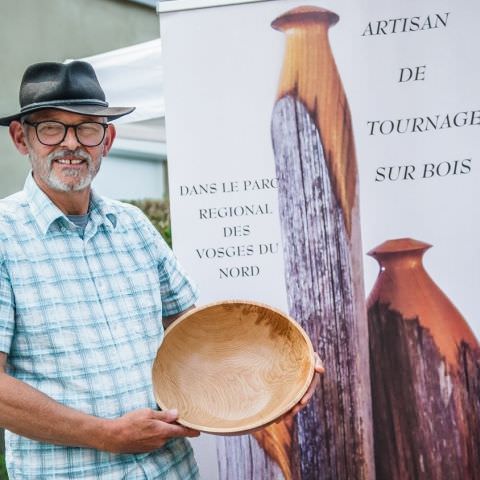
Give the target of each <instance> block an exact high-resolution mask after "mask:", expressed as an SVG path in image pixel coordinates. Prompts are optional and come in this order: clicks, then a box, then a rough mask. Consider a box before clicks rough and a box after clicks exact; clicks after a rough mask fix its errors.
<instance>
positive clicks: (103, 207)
mask: <svg viewBox="0 0 480 480" xmlns="http://www.w3.org/2000/svg"><path fill="white" fill-rule="evenodd" d="M23 191H24V193H25V195H26V197H27V200H28V202H29V205H30V208H31V210H32V213H33V216H34V218H35V220H36V222H37V224H38V226H39V227H40V230H41V232H42V233H43V235H46V234H47V232H48V230H49V228H50V227H51V226H52V225H53V224H54V223H55V222H56V221H57V220H58V219H60V218H64V219H65V221H67V222H68V221H69V220H68V219H67V216H66V215H65V214H64V213H63V212H62V211H61V210H60V209H59V208H58V207H57V206H56V205H55V204H54V203H53V202H52V201H51V200H50V199H49V198H48V196H47V195H46V194H45V193H44V192H43V191H42V190H41V189H40V187H39V186H38V185H37V183H36V182H35V180H34V179H33V174H32V172H31V171H30V173H29V174H28V176H27V179H26V181H25V186H24V187H23ZM90 213H91V219H92V220H93V221H94V222H95V223H96V224H97V225H101V224H102V223H103V224H105V225H106V227H107V228H108V229H115V227H116V225H117V217H116V214H115V211H114V209H113V208H112V205H110V204H108V203H107V202H106V201H105V200H104V199H103V198H102V197H100V196H99V195H97V194H96V193H95V192H93V191H92V194H91V199H90Z"/></svg>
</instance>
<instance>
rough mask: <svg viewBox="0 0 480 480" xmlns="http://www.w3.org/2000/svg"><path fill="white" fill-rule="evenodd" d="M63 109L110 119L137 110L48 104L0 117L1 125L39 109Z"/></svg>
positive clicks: (5, 125)
mask: <svg viewBox="0 0 480 480" xmlns="http://www.w3.org/2000/svg"><path fill="white" fill-rule="evenodd" d="M47 109H48V110H50V109H53V110H63V111H65V112H71V113H78V114H80V115H91V116H92V117H106V118H107V119H108V120H109V121H111V120H116V119H117V118H120V117H123V116H124V115H128V114H129V113H132V112H133V111H134V110H135V107H104V106H99V105H48V106H34V107H32V108H28V107H27V108H25V109H23V110H22V111H21V112H20V113H17V114H15V115H9V116H8V117H2V118H0V125H1V126H4V127H8V125H10V123H11V122H13V121H14V120H20V118H22V117H23V116H25V115H28V114H29V113H33V112H38V111H39V110H47Z"/></svg>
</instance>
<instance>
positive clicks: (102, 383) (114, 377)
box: [0, 175, 198, 480]
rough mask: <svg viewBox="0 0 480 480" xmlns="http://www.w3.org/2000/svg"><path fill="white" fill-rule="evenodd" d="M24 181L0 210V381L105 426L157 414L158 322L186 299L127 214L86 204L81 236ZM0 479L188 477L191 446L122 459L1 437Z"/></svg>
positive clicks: (185, 289) (178, 274)
mask: <svg viewBox="0 0 480 480" xmlns="http://www.w3.org/2000/svg"><path fill="white" fill-rule="evenodd" d="M79 231H80V229H79V228H78V227H76V226H75V225H74V224H73V223H72V222H70V221H69V220H68V219H67V218H66V217H65V215H64V214H63V213H62V212H61V211H60V210H59V209H58V208H57V207H56V206H55V205H54V204H53V203H52V202H51V201H50V200H49V199H48V197H47V196H46V195H45V194H44V193H43V192H42V191H41V190H40V189H39V188H38V186H37V185H36V183H35V181H34V180H33V178H32V176H31V175H29V176H28V178H27V181H26V183H25V187H24V189H23V191H21V192H19V193H16V194H14V195H12V196H10V197H8V198H6V199H4V200H2V201H0V351H3V352H5V353H7V354H8V372H9V373H10V374H11V375H12V376H14V377H16V378H18V379H19V380H22V381H24V382H26V383H28V384H30V385H31V386H33V387H35V388H36V389H38V390H40V391H42V392H44V393H45V394H47V395H49V396H50V397H52V398H54V399H55V400H56V401H58V402H60V403H62V404H64V405H68V406H70V407H72V408H75V409H78V410H80V411H82V412H85V413H88V414H91V415H96V416H99V417H104V418H115V417H118V416H120V415H123V414H125V413H127V412H130V411H132V410H135V409H137V408H145V407H149V408H152V409H155V408H156V403H155V400H154V397H153V393H152V385H151V366H152V363H153V359H154V357H155V354H156V350H157V348H158V346H159V344H160V342H161V341H162V338H163V327H162V316H169V315H174V314H177V313H179V312H181V311H183V310H185V309H186V308H188V307H189V306H191V305H192V304H193V303H194V302H195V299H196V291H195V289H194V287H192V285H191V284H190V282H189V280H188V279H187V277H186V276H185V274H184V273H183V271H182V270H181V268H180V267H179V265H178V263H177V262H176V260H175V257H174V256H173V254H172V252H171V251H170V249H169V248H168V247H167V246H166V244H165V242H164V241H163V240H162V238H161V236H160V235H159V234H158V232H157V231H156V230H155V228H154V227H153V226H152V225H151V224H150V222H149V221H148V220H147V219H146V217H145V216H144V215H143V213H141V211H140V210H138V209H137V208H135V207H132V206H130V205H125V204H122V203H120V202H117V201H113V200H107V199H105V198H103V197H99V196H97V195H95V194H92V199H91V213H90V219H89V222H88V225H87V226H86V228H85V232H84V236H83V238H81V236H80V234H79ZM6 451H7V466H8V470H9V475H10V478H11V479H21V480H26V479H35V480H39V479H66V478H75V479H100V478H101V479H112V480H119V479H126V480H130V479H169V480H170V479H172V480H173V479H175V480H186V479H190V478H198V469H197V466H196V464H195V460H194V458H193V454H192V450H191V447H190V445H189V444H188V442H187V441H186V440H185V439H174V440H171V441H169V442H168V443H167V444H166V445H165V446H164V447H163V448H162V449H160V450H157V451H155V452H153V453H149V454H139V455H123V454H111V453H106V452H100V451H96V450H93V449H87V448H70V447H62V446H56V445H51V444H47V443H42V442H36V441H33V440H29V439H27V438H24V437H21V436H18V435H15V434H13V433H11V432H6Z"/></svg>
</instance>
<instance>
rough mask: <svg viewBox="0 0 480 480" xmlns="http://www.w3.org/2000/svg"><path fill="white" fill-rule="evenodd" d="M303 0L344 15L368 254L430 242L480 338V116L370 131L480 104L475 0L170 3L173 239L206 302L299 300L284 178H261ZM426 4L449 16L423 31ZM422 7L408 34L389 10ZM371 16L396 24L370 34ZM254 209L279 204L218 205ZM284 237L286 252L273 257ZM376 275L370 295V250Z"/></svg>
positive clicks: (445, 283) (432, 265)
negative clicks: (280, 207)
mask: <svg viewBox="0 0 480 480" xmlns="http://www.w3.org/2000/svg"><path fill="white" fill-rule="evenodd" d="M172 3H174V2H172ZM299 5H315V6H319V7H323V8H327V9H330V10H332V11H334V12H335V13H337V14H338V15H339V17H340V20H339V22H338V24H337V25H335V26H333V27H331V29H330V43H331V46H332V51H333V54H334V57H335V60H336V62H337V66H338V69H339V72H340V76H341V78H342V81H343V84H344V88H345V91H346V94H347V98H348V100H349V105H350V109H351V113H352V120H353V128H354V137H355V142H356V150H357V161H358V167H359V177H360V203H361V223H362V236H363V247H364V252H367V251H368V250H370V249H371V248H373V247H375V246H377V245H378V244H380V243H382V242H383V241H385V240H387V239H393V238H401V237H412V238H415V239H417V240H422V241H425V242H428V243H430V244H432V245H433V248H432V249H431V250H430V251H429V252H427V254H426V257H425V266H426V269H427V271H428V272H429V273H430V275H431V276H432V278H433V279H434V281H435V282H436V283H437V284H438V285H439V286H440V288H441V289H442V290H443V291H444V292H445V293H446V294H447V296H448V297H449V298H450V299H451V300H452V302H453V303H454V304H455V305H456V307H457V308H458V309H459V310H460V312H461V313H462V314H463V315H464V317H465V318H466V319H467V321H468V322H469V324H470V326H471V327H472V329H473V330H474V332H475V333H476V335H477V337H479V336H480V316H479V305H478V295H479V293H478V292H479V291H480V273H479V272H480V251H479V248H478V237H479V233H480V228H479V226H478V223H477V216H478V211H479V207H478V205H479V200H480V199H479V196H480V194H479V193H478V188H475V187H476V185H478V184H479V182H480V170H479V159H478V153H477V152H478V151H480V148H479V147H480V135H478V128H477V127H478V124H479V123H480V121H479V120H478V118H480V114H473V118H474V121H473V123H474V124H476V125H470V126H463V127H452V128H443V129H438V130H433V129H431V130H430V131H428V132H415V133H403V134H399V133H391V134H381V133H377V130H378V124H376V126H375V130H374V133H373V134H371V133H372V130H371V129H372V124H371V123H368V122H372V121H384V120H391V121H396V120H398V119H407V118H413V117H426V116H430V117H435V116H436V115H441V116H444V115H446V114H450V115H451V116H452V117H453V115H454V114H455V113H457V112H472V111H476V110H478V109H480V103H479V101H478V85H480V59H479V57H478V52H477V49H476V45H477V41H478V40H477V33H476V32H477V22H478V18H480V4H479V3H478V2H475V1H474V0H456V1H455V2H454V1H445V0H443V1H442V0H440V1H438V0H426V1H424V2H421V4H419V3H418V2H414V1H413V0H404V1H402V2H400V1H392V0H388V1H386V0H368V1H367V0H361V1H346V0H344V1H342V0H337V1H335V0H330V1H328V0H325V1H309V2H304V1H291V0H276V1H268V2H260V3H254V4H245V5H236V6H225V7H217V8H207V9H200V10H193V11H185V12H172V13H164V14H161V16H160V21H161V34H162V42H163V62H164V69H165V96H166V115H167V117H166V121H167V148H168V159H169V175H170V198H171V210H172V228H173V235H174V237H173V241H174V249H175V252H176V254H177V256H178V257H179V259H180V261H181V262H182V264H183V265H184V266H185V268H186V269H187V271H188V272H189V273H190V275H191V276H192V277H193V278H194V280H195V281H196V282H197V284H198V285H199V287H200V290H201V299H200V303H206V302H209V301H213V300H218V299H225V298H246V299H252V300H258V301H262V302H265V303H269V304H272V305H275V306H277V307H279V308H281V309H283V310H286V309H287V307H286V298H285V285H284V276H283V260H282V250H281V248H278V250H275V245H276V244H277V243H279V242H280V227H279V219H278V214H277V200H276V190H275V189H271V188H264V189H253V186H255V184H254V183H248V182H252V181H254V180H260V182H261V180H262V179H268V181H270V180H271V179H273V178H274V177H275V169H274V159H273V152H272V146H271V139H270V119H271V112H272V108H273V105H274V102H275V98H276V91H277V85H278V82H279V77H280V69H281V66H282V62H283V52H284V45H285V37H284V34H283V33H281V32H278V31H275V30H273V29H272V28H271V27H270V23H271V22H272V20H274V19H275V18H276V17H277V16H279V15H281V14H282V13H284V12H285V11H287V10H288V9H290V8H293V7H296V6H299ZM447 13H448V15H447ZM436 15H439V16H440V18H441V19H443V20H444V21H446V23H447V25H446V26H444V25H443V23H442V22H440V21H439V20H438V17H436ZM427 16H429V17H430V20H431V22H432V25H434V24H435V23H434V22H436V24H437V26H438V28H431V29H428V28H425V29H423V30H419V29H416V27H415V25H414V23H415V22H416V23H417V24H419V25H422V24H424V22H425V21H427ZM414 17H419V19H418V20H414V23H408V24H407V25H410V26H412V28H413V29H415V31H410V32H402V31H401V30H402V28H401V26H402V25H403V20H400V21H398V22H397V23H396V28H397V33H393V32H392V29H393V22H389V23H380V24H378V23H377V22H378V21H388V20H389V19H403V18H408V19H412V18H414ZM369 24H370V26H371V29H372V30H371V31H373V32H376V31H377V28H378V27H379V25H380V27H381V28H383V29H384V31H385V34H382V33H381V34H379V35H370V34H369V33H370V30H369V28H370V27H369ZM417 67H420V69H419V71H418V73H419V77H420V78H422V79H421V80H418V81H406V82H400V81H399V80H400V76H401V71H402V68H403V69H405V68H409V69H412V71H414V72H415V69H416V68H417ZM407 73H408V71H407V70H404V73H403V75H404V76H405V75H406V74H407ZM388 125H389V124H388V123H386V124H384V127H385V128H384V131H385V132H386V131H388V130H386V128H387V127H388ZM456 161H458V162H457V164H456V165H457V168H456V174H453V173H452V172H453V171H454V170H455V162H456ZM462 161H463V162H464V168H463V169H460V166H461V162H462ZM446 162H448V163H446ZM427 164H429V165H427ZM426 165H427V166H426ZM465 165H466V166H465ZM407 166H409V167H407ZM388 167H394V170H393V172H392V173H393V175H394V176H396V173H397V167H400V172H401V177H400V179H399V180H396V181H390V180H388V179H387V180H384V181H378V180H380V179H381V175H379V174H378V173H377V172H378V169H379V168H387V169H388ZM406 168H408V172H410V175H404V174H405V169H406ZM449 169H450V174H446V172H447V170H449ZM461 170H463V172H465V173H460V171H461ZM433 171H435V172H436V173H435V174H433V175H431V173H432V172H433ZM383 172H387V175H388V170H383ZM403 176H406V179H403ZM411 177H413V178H411ZM392 178H393V177H392ZM268 181H267V182H266V183H265V186H268V185H269V183H268ZM245 182H247V183H245ZM204 190H207V192H208V193H204ZM232 190H237V191H232ZM245 206H254V207H253V208H254V209H256V210H257V211H268V213H266V214H258V215H250V216H247V215H244V216H237V217H225V218H216V217H218V216H219V215H220V214H221V213H222V212H223V211H222V210H221V208H222V207H237V212H239V211H240V210H241V209H242V208H244V207H245ZM209 209H212V210H209ZM219 209H220V210H219ZM202 217H203V218H202ZM234 227H238V228H237V230H236V233H237V235H231V234H232V232H233V229H234ZM270 244H271V245H272V246H273V250H274V251H275V253H266V254H260V249H261V248H263V249H266V248H267V247H260V246H259V245H270ZM226 247H230V249H229V250H228V252H229V253H230V254H232V255H233V254H234V256H232V257H227V256H226V255H225V252H226V251H225V248H226ZM222 248H223V249H224V250H222ZM222 251H223V253H222ZM251 252H252V253H251ZM209 257H213V258H209ZM220 257H221V258H220ZM242 267H244V269H243V276H242V274H241V272H242ZM225 272H226V273H225ZM364 272H365V287H366V294H368V293H369V291H370V289H371V286H372V285H373V282H374V281H375V278H376V276H377V274H378V265H377V263H376V262H375V261H374V260H373V259H370V258H368V257H365V258H364ZM257 273H258V274H257Z"/></svg>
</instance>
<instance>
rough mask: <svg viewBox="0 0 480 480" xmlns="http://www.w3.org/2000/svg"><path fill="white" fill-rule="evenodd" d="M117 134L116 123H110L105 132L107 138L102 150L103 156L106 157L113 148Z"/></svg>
mask: <svg viewBox="0 0 480 480" xmlns="http://www.w3.org/2000/svg"><path fill="white" fill-rule="evenodd" d="M116 135H117V131H116V130H115V125H112V124H111V123H110V124H109V125H108V127H107V131H106V132H105V139H104V141H103V150H102V156H103V157H106V156H107V155H108V152H109V151H110V149H111V148H112V145H113V141H114V140H115V137H116Z"/></svg>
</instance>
